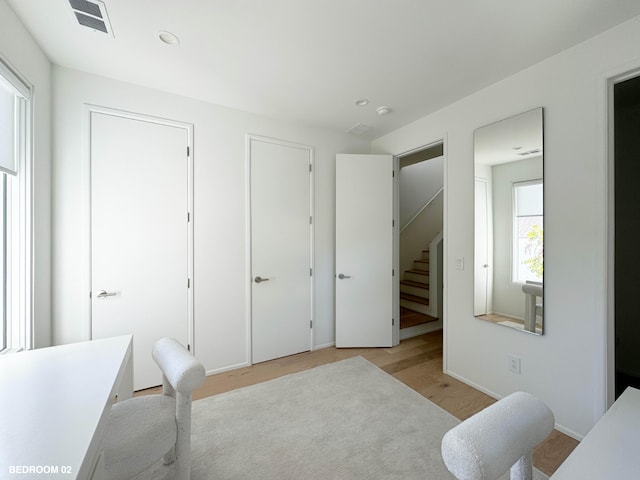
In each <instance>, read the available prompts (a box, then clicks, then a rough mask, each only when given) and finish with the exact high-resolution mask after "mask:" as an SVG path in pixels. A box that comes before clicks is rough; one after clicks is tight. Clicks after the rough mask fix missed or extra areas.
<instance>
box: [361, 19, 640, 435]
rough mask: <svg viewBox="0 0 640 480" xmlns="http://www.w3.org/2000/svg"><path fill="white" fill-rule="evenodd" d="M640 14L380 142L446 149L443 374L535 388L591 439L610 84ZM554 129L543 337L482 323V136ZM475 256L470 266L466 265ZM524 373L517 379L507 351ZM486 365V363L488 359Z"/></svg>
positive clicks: (628, 65) (507, 388)
mask: <svg viewBox="0 0 640 480" xmlns="http://www.w3.org/2000/svg"><path fill="white" fill-rule="evenodd" d="M638 45H640V17H637V18H635V19H633V20H631V21H628V22H626V23H624V24H622V25H620V26H618V27H616V28H614V29H611V30H609V31H607V32H605V33H603V34H601V35H598V36H596V37H594V38H592V39H590V40H589V41H587V42H584V43H582V44H580V45H578V46H576V47H574V48H572V49H569V50H567V51H565V52H563V53H561V54H559V55H557V56H554V57H552V58H549V59H547V60H545V61H543V62H541V63H539V64H537V65H535V66H533V67H531V68H528V69H526V70H524V71H522V72H520V73H518V74H516V75H513V76H511V77H509V78H507V79H505V80H503V81H501V82H499V83H496V84H494V85H492V86H490V87H488V88H486V89H484V90H482V91H479V92H477V93H475V94H473V95H470V96H469V97H467V98H464V99H462V100H460V101H458V102H456V103H454V104H451V105H449V106H447V107H446V108H443V109H442V110H440V111H438V112H435V113H434V114H432V115H429V116H427V117H424V118H422V119H420V120H418V121H416V122H414V123H413V124H411V125H408V126H406V127H404V128H402V129H399V130H397V131H395V132H392V133H391V134H389V135H386V136H384V137H382V138H380V139H378V140H376V141H374V142H373V149H374V151H376V152H386V153H394V154H398V153H401V152H405V151H408V150H411V149H413V148H417V147H418V146H420V145H424V144H427V143H431V142H435V141H437V140H439V139H444V140H445V155H446V160H445V162H446V163H445V191H446V196H445V232H444V233H445V284H446V289H445V296H446V297H445V322H446V323H445V359H444V361H445V365H446V367H445V368H446V370H447V371H448V372H449V373H451V374H452V375H454V376H456V377H459V378H461V379H464V380H465V381H466V382H468V383H470V384H472V385H476V386H479V387H480V388H481V389H483V390H485V391H487V392H490V393H491V394H492V395H494V396H496V397H502V396H504V395H507V394H508V393H510V392H512V391H515V390H527V391H529V392H531V393H533V394H534V395H537V396H538V397H540V398H541V399H542V400H544V401H545V402H547V403H548V404H549V406H550V407H551V408H552V410H553V412H554V414H555V416H556V420H557V422H558V426H559V428H561V429H562V430H564V431H565V432H568V433H571V434H573V435H574V436H577V437H580V436H581V435H584V434H585V433H586V432H587V431H588V430H589V429H590V428H591V427H592V426H593V424H594V423H595V422H596V420H597V419H598V418H599V417H600V416H601V415H602V413H603V411H604V409H605V408H606V376H605V359H606V352H605V336H606V330H607V329H606V322H607V320H606V315H607V311H606V299H607V296H606V295H607V292H606V274H607V269H606V254H607V245H606V234H607V220H606V211H607V210H606V208H607V207H606V205H607V203H606V202H607V195H606V182H607V179H606V173H607V168H606V148H605V147H606V145H605V138H606V137H605V134H606V119H605V113H606V109H605V98H606V97H605V91H606V88H605V87H606V82H605V80H604V79H605V78H606V77H608V76H612V75H615V74H619V73H621V72H624V71H626V70H631V69H633V68H638V67H640V51H639V50H638ZM540 106H541V107H544V109H545V111H544V121H545V145H544V150H545V204H546V216H545V230H546V231H545V335H544V336H541V337H537V336H533V335H527V334H524V333H522V332H518V331H516V330H512V329H507V328H502V327H499V326H496V325H493V324H491V323H488V322H483V321H479V320H477V319H475V318H474V317H473V271H472V268H470V266H471V265H472V264H473V262H472V261H469V260H471V259H472V256H473V214H474V212H473V183H474V172H473V131H474V130H475V129H476V128H478V127H480V126H483V125H488V124H490V123H493V122H496V121H498V120H501V119H504V118H507V117H510V116H512V115H515V114H517V113H520V112H524V111H527V110H530V109H532V108H534V107H540ZM459 257H465V258H466V259H467V261H465V269H464V270H457V269H456V268H455V266H456V259H457V258H459ZM509 353H513V354H516V355H518V356H520V357H521V358H522V373H521V375H516V374H513V373H510V372H508V371H507V354H509ZM479 359H482V361H478V360H479Z"/></svg>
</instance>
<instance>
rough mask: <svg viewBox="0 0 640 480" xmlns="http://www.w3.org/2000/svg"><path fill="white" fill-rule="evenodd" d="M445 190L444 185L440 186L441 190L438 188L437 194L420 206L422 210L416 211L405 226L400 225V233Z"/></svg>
mask: <svg viewBox="0 0 640 480" xmlns="http://www.w3.org/2000/svg"><path fill="white" fill-rule="evenodd" d="M443 190H444V186H442V187H440V189H439V190H438V191H437V192H436V193H435V194H434V195H433V196H432V197H431V198H430V199H429V200H427V203H425V204H424V205H423V206H422V207H421V208H420V210H418V213H416V214H415V215H414V216H413V217H411V218H410V219H409V221H408V222H407V223H405V224H404V226H403V227H400V233H402V231H403V230H404V229H405V228H407V227H408V226H409V225H411V224H412V223H413V222H414V221H415V219H416V218H418V217H419V216H420V214H421V213H422V212H423V211H424V209H425V208H427V207H428V206H429V205H430V204H431V202H433V201H434V200H435V199H436V197H437V196H438V195H440V194H441V193H442V191H443Z"/></svg>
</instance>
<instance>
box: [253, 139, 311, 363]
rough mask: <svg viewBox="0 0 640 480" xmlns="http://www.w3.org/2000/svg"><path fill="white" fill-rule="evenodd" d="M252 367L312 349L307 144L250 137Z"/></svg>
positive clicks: (309, 198)
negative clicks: (255, 364)
mask: <svg viewBox="0 0 640 480" xmlns="http://www.w3.org/2000/svg"><path fill="white" fill-rule="evenodd" d="M247 144H248V145H247V148H248V158H249V169H250V174H249V175H250V209H251V210H250V212H251V215H250V222H251V224H250V230H251V241H250V244H251V246H250V250H251V252H250V254H251V278H250V282H251V283H250V285H251V287H250V289H251V352H252V363H258V362H263V361H265V360H270V359H273V358H280V357H284V356H287V355H292V354H294V353H300V352H304V351H308V350H310V349H311V344H312V320H313V295H312V292H313V276H312V268H313V235H312V231H313V222H312V220H311V219H312V215H313V212H312V207H313V205H312V172H311V170H312V164H313V150H312V148H311V147H309V146H305V145H299V144H294V143H290V142H284V141H280V140H274V139H269V138H264V137H258V136H254V135H250V136H248V138H247Z"/></svg>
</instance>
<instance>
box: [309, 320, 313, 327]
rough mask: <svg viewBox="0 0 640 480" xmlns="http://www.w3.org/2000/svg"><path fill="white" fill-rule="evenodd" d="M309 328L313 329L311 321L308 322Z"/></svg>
mask: <svg viewBox="0 0 640 480" xmlns="http://www.w3.org/2000/svg"><path fill="white" fill-rule="evenodd" d="M309 328H313V320H310V321H309Z"/></svg>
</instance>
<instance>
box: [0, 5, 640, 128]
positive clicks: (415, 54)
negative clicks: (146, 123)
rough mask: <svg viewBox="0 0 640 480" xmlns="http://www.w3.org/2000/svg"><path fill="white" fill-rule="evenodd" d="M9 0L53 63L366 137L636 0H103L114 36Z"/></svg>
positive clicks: (560, 43) (573, 37)
mask: <svg viewBox="0 0 640 480" xmlns="http://www.w3.org/2000/svg"><path fill="white" fill-rule="evenodd" d="M7 1H8V3H9V4H10V5H11V7H12V8H13V10H14V11H15V12H16V13H17V14H18V16H19V17H20V18H21V19H22V21H23V22H24V24H25V25H26V26H27V28H28V29H29V30H30V32H31V33H32V35H33V36H34V37H35V39H36V40H37V41H38V43H39V44H40V45H41V46H42V48H43V49H44V51H45V53H46V54H47V55H48V56H49V58H50V59H51V61H52V62H53V63H55V64H58V65H62V66H65V67H70V68H75V69H78V70H83V71H87V72H90V73H94V74H98V75H103V76H106V77H111V78H115V79H118V80H123V81H127V82H131V83H135V84H139V85H144V86H147V87H151V88H156V89H159V90H164V91H168V92H172V93H177V94H180V95H186V96H189V97H193V98H197V99H201V100H205V101H208V102H212V103H215V104H219V105H225V106H228V107H232V108H236V109H240V110H246V111H250V112H254V113H258V114H263V115H266V116H269V117H275V118H280V119H285V120H289V121H294V122H302V123H305V124H309V125H315V126H320V127H324V128H329V129H332V130H337V131H346V130H348V129H349V128H351V127H352V126H354V125H355V124H356V123H359V122H361V123H363V124H366V125H368V126H370V127H371V130H369V132H367V133H366V134H365V135H364V136H365V137H368V138H375V137H378V136H380V135H382V134H384V133H387V132H389V131H392V130H394V129H396V128H399V127H400V126H403V125H406V124H407V123H410V122H412V121H413V120H416V119H418V118H420V117H422V116H424V115H427V114H429V113H431V112H433V111H435V110H437V109H439V108H441V107H443V106H445V105H447V104H449V103H451V102H453V101H455V100H457V99H459V98H462V97H464V96H466V95H468V94H470V93H472V92H474V91H477V90H479V89H481V88H483V87H485V86H487V85H490V84H492V83H494V82H496V81H498V80H500V79H502V78H504V77H506V76H508V75H510V74H512V73H515V72H517V71H519V70H522V69H523V68H525V67H527V66H529V65H531V64H533V63H536V62H538V61H540V60H542V59H544V58H546V57H548V56H550V55H553V54H555V53H557V52H560V51H561V50H564V49H566V48H568V47H570V46H572V45H574V44H576V43H579V42H581V41H582V40H585V39H587V38H589V37H591V36H593V35H595V34H597V33H599V32H601V31H603V30H606V29H608V28H610V27H612V26H614V25H617V24H619V23H621V22H623V21H625V20H627V19H629V18H631V17H634V16H636V15H638V14H640V1H638V0H616V1H611V0H530V1H524V0H481V1H480V0H104V1H105V3H106V7H107V12H108V15H109V19H110V20H111V24H112V27H113V32H114V36H113V37H112V36H109V35H106V34H103V33H99V32H94V31H92V30H90V29H88V28H86V27H81V26H80V25H78V23H77V22H76V19H75V17H74V15H73V13H72V10H71V7H70V6H69V3H68V0H7ZM160 30H168V31H170V32H173V33H174V34H176V35H177V36H178V37H179V39H180V44H179V45H177V46H169V45H165V44H163V43H161V42H160V40H159V39H158V37H157V34H158V32H159V31H160ZM361 97H366V98H368V99H369V100H370V103H369V105H367V106H365V107H357V106H355V104H354V102H355V101H356V100H357V99H358V98H361ZM381 105H386V106H389V107H391V108H392V110H393V112H392V113H391V114H389V115H386V116H384V117H380V116H378V115H377V113H376V108H377V107H379V106H381Z"/></svg>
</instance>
